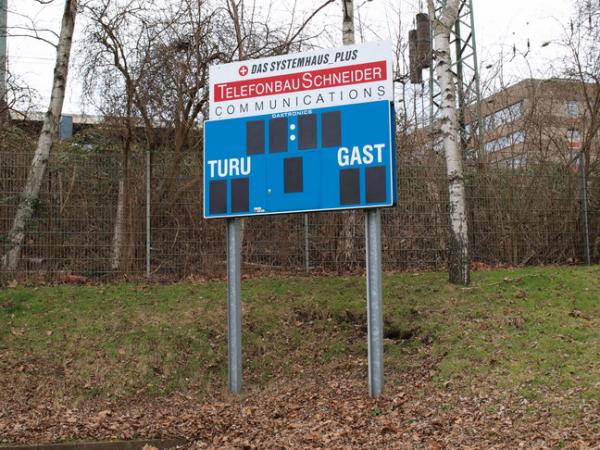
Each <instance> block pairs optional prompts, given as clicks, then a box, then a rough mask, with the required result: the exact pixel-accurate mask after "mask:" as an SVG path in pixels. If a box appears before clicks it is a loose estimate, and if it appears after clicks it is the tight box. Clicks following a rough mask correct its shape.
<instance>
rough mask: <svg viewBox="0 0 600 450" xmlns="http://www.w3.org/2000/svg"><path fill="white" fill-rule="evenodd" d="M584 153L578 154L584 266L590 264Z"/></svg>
mask: <svg viewBox="0 0 600 450" xmlns="http://www.w3.org/2000/svg"><path fill="white" fill-rule="evenodd" d="M585 166H586V161H585V153H584V152H580V153H579V173H580V177H581V224H582V226H583V256H584V258H585V263H586V265H588V266H589V265H590V264H592V260H591V257H590V224H589V215H588V186H587V177H586V173H585V169H586V167H585Z"/></svg>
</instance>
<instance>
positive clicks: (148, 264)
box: [146, 150, 152, 279]
mask: <svg viewBox="0 0 600 450" xmlns="http://www.w3.org/2000/svg"><path fill="white" fill-rule="evenodd" d="M151 178H152V155H151V153H150V150H146V278H148V279H150V275H151V270H152V266H151V259H150V252H151V251H152V228H151V221H150V218H151V214H152V210H151V207H150V201H151V190H150V189H151V183H150V182H151Z"/></svg>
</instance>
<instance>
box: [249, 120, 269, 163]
mask: <svg viewBox="0 0 600 450" xmlns="http://www.w3.org/2000/svg"><path fill="white" fill-rule="evenodd" d="M264 152H265V122H264V121H263V120H252V121H250V122H246V154H247V155H258V154H260V153H264Z"/></svg>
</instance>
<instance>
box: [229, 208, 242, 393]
mask: <svg viewBox="0 0 600 450" xmlns="http://www.w3.org/2000/svg"><path fill="white" fill-rule="evenodd" d="M240 230H241V220H240V219H227V329H228V335H227V336H228V340H227V345H228V358H229V366H228V368H229V390H230V391H231V392H232V393H234V394H239V393H240V392H241V390H242V296H241V287H242V276H241V253H242V245H241V232H240Z"/></svg>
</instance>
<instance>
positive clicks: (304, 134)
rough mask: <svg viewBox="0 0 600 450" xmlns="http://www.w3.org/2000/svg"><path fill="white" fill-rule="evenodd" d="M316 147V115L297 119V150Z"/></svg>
mask: <svg viewBox="0 0 600 450" xmlns="http://www.w3.org/2000/svg"><path fill="white" fill-rule="evenodd" d="M316 147H317V115H316V114H307V115H305V116H299V117H298V150H307V149H309V148H316Z"/></svg>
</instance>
